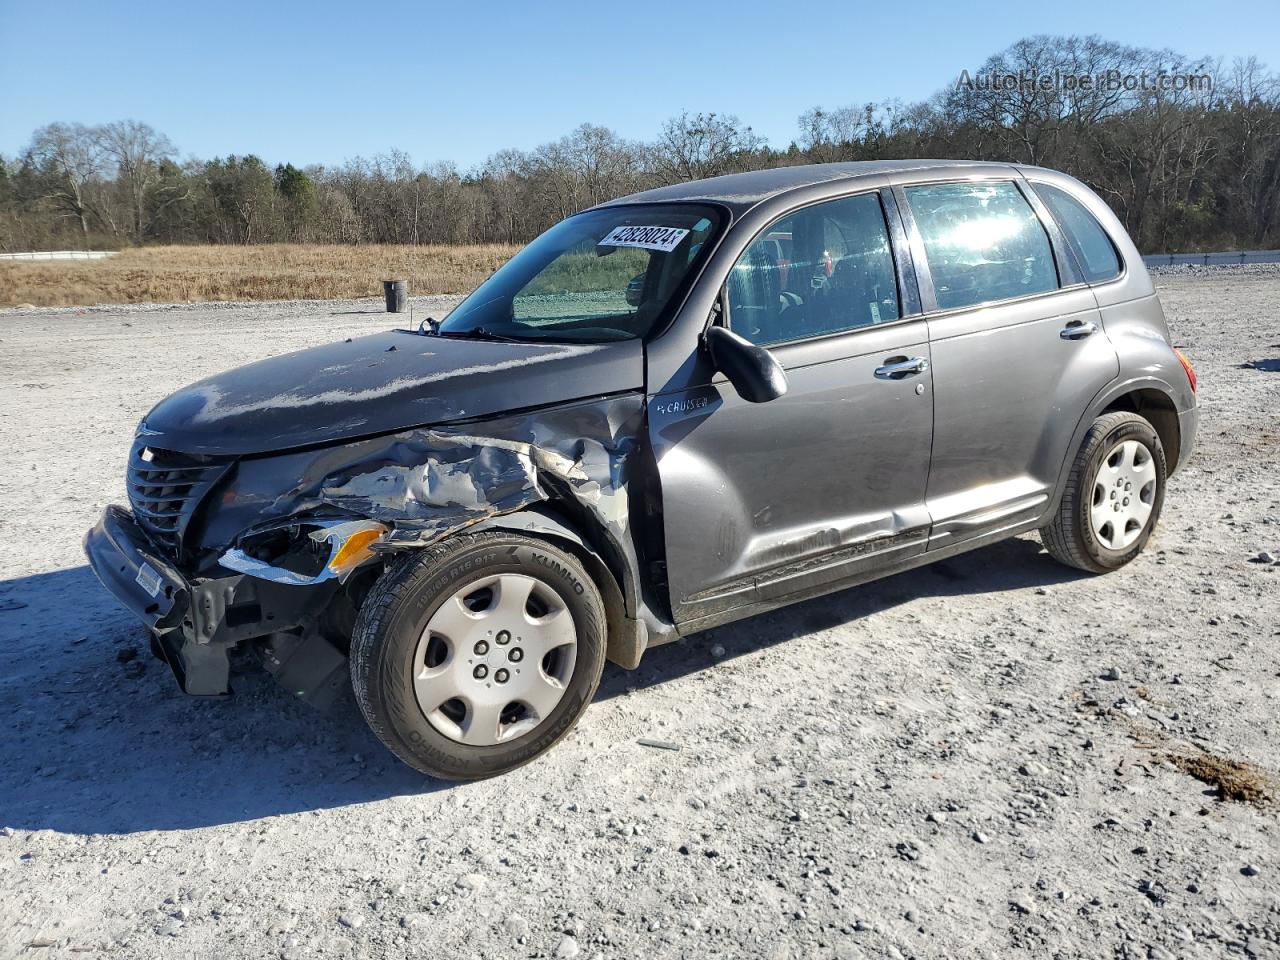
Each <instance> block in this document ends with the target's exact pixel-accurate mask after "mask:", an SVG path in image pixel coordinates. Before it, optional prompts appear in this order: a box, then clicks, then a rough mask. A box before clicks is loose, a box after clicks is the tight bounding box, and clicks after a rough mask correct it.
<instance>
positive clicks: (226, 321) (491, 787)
mask: <svg viewBox="0 0 1280 960" xmlns="http://www.w3.org/2000/svg"><path fill="white" fill-rule="evenodd" d="M1157 283H1158V284H1159V287H1160V290H1161V293H1162V296H1163V298H1164V301H1165V304H1166V309H1167V311H1168V313H1169V316H1170V319H1171V323H1172V327H1173V329H1174V331H1175V334H1176V338H1177V341H1178V342H1179V343H1180V344H1181V345H1183V346H1184V348H1185V350H1186V352H1187V353H1188V354H1189V355H1190V356H1191V357H1192V359H1193V360H1194V362H1195V364H1196V367H1197V370H1198V372H1199V374H1200V378H1201V391H1200V396H1201V398H1202V403H1203V405H1204V412H1203V426H1202V432H1201V438H1200V447H1199V449H1198V451H1197V453H1196V456H1195V458H1194V460H1193V462H1192V463H1190V464H1189V465H1188V466H1187V467H1185V469H1183V470H1182V471H1181V472H1180V473H1179V474H1178V475H1177V476H1176V477H1175V478H1174V480H1173V482H1172V484H1171V489H1170V492H1169V496H1168V499H1167V501H1166V505H1165V514H1164V517H1163V519H1162V524H1161V527H1160V529H1159V530H1158V531H1157V534H1156V537H1155V539H1154V540H1153V541H1152V544H1151V547H1150V548H1149V549H1148V551H1147V553H1146V554H1145V555H1144V556H1143V557H1141V558H1140V559H1139V560H1138V561H1136V562H1135V563H1133V564H1132V565H1131V566H1129V567H1127V568H1125V569H1124V570H1123V571H1121V572H1119V573H1116V574H1113V575H1111V576H1107V577H1103V578H1094V577H1086V576H1081V575H1078V574H1076V573H1074V572H1072V571H1069V570H1067V569H1064V568H1062V567H1059V566H1057V565H1055V564H1054V563H1053V562H1052V561H1050V560H1049V559H1048V557H1047V556H1046V555H1045V554H1044V553H1043V551H1041V549H1040V546H1039V543H1038V541H1036V540H1035V539H1034V538H1033V537H1024V538H1018V539H1015V540H1011V541H1007V542H1005V543H1003V544H999V545H997V546H994V547H990V548H987V549H985V550H982V551H979V552H976V553H971V554H968V555H966V556H963V557H959V558H956V559H952V560H948V561H945V562H942V563H938V564H935V565H933V566H931V567H927V568H924V569H921V570H918V571H915V572H912V573H909V574H905V575H901V576H897V577H893V578H890V579H888V580H884V581H881V582H879V583H877V584H872V585H869V586H865V587H861V588H858V589H855V590H851V591H848V592H845V593H841V594H838V595H835V596H831V597H827V598H824V599H821V600H816V601H812V602H809V603H805V604H802V605H799V606H796V607H793V608H790V609H787V610H783V611H780V612H777V613H773V614H770V615H767V616H762V617H759V618H756V619H753V620H750V621H747V622H744V623H740V624H737V625H734V626H731V627H727V628H722V629H719V630H716V631H714V632H713V633H711V634H704V635H700V636H697V637H694V638H690V639H689V640H687V641H685V642H683V643H681V644H678V645H673V646H670V647H666V648H662V649H659V650H655V651H653V652H652V653H651V654H650V655H649V656H648V657H646V659H645V662H644V663H643V665H642V666H641V668H640V669H639V670H638V671H636V672H633V673H627V672H625V671H621V670H617V669H614V668H612V667H610V668H609V669H608V671H607V672H606V675H605V678H604V682H603V684H602V686H601V691H600V694H599V697H598V700H597V702H596V703H595V704H594V705H593V706H592V708H591V710H590V711H589V712H588V714H587V716H586V717H585V719H584V720H583V722H582V724H581V725H580V726H579V728H578V730H577V731H576V732H575V733H574V734H573V735H572V736H571V737H570V738H568V739H567V740H566V741H564V742H563V743H562V744H561V745H560V746H558V747H557V748H556V749H555V750H554V751H553V752H552V753H551V754H550V755H549V756H548V757H546V758H545V759H543V760H541V761H540V762H538V763H535V764H533V765H532V766H529V767H526V768H524V769H521V770H519V771H517V772H516V773H514V774H511V775H509V776H506V777H503V778H499V779H496V780H491V781H486V782H482V783H475V784H470V785H465V786H454V785H450V784H445V783H439V782H435V781H424V780H423V778H422V777H421V776H419V775H416V774H415V773H413V772H412V771H410V770H408V769H407V768H405V767H403V766H401V765H400V764H399V763H397V762H396V761H394V760H393V759H392V757H391V756H390V755H388V754H387V753H385V752H384V751H383V750H382V749H381V748H380V747H379V745H378V744H377V743H376V742H375V741H374V739H373V738H372V736H371V735H370V734H369V733H367V732H366V730H365V728H364V726H363V724H362V722H361V720H360V718H359V715H358V713H357V711H356V710H355V708H354V706H353V705H352V704H351V703H350V702H347V703H345V704H343V705H341V706H340V707H339V708H338V709H337V710H336V712H335V713H333V714H332V715H320V714H317V713H314V712H312V711H310V710H309V709H308V708H306V707H304V706H302V705H300V704H297V703H294V702H292V701H290V700H289V699H288V698H287V697H286V696H285V695H284V694H283V693H282V692H281V691H280V690H278V689H277V688H276V687H275V686H274V684H273V683H272V681H270V680H269V679H268V678H266V677H265V676H264V675H262V674H260V673H258V672H256V671H253V670H248V669H246V671H245V672H244V673H243V674H241V675H238V676H237V677H236V678H235V685H236V687H237V691H238V693H237V696H236V697H234V698H232V699H230V700H227V701H222V702H201V701H193V700H188V699H185V698H183V697H182V696H181V695H179V694H178V693H177V692H176V691H175V689H174V685H173V683H172V681H171V680H170V678H169V677H168V676H167V675H166V671H165V668H164V667H163V666H161V665H160V664H158V663H156V662H154V661H151V660H150V658H149V656H148V655H147V654H146V652H145V648H144V646H143V641H142V638H141V637H140V635H139V631H138V629H137V628H135V626H134V624H133V622H132V621H131V619H130V617H129V616H128V615H127V614H126V613H125V612H124V611H123V610H122V609H119V608H118V607H117V606H116V605H115V604H114V602H113V601H112V600H111V599H110V598H109V597H108V596H107V594H106V593H105V592H104V591H103V590H102V589H101V588H100V587H99V586H98V584H97V583H96V581H95V580H94V579H93V577H92V575H91V574H90V573H89V571H88V569H87V568H86V567H85V566H84V564H83V562H82V558H81V554H80V537H81V535H82V533H83V531H84V530H85V529H86V528H87V527H89V526H90V524H91V523H92V522H93V520H94V518H95V517H96V515H97V514H98V512H99V510H100V509H101V507H102V505H103V504H105V503H108V502H111V501H121V500H122V499H123V496H124V490H123V481H122V475H123V467H124V459H125V452H126V448H127V446H128V443H129V439H130V436H131V433H132V430H133V427H134V424H135V423H136V422H137V420H138V417H139V415H140V414H141V413H143V412H144V411H145V410H146V409H147V407H148V406H149V405H150V404H151V403H152V402H153V401H155V400H157V399H158V398H160V397H161V396H162V395H164V394H166V393H168V392H169V391H170V390H172V389H173V388H175V387H177V386H179V385H180V384H182V383H184V382H186V381H189V380H192V379H195V378H196V377H199V376H204V375H206V374H210V373H213V372H215V371H217V370H220V369H223V368H225V367H228V366H231V365H233V364H238V363H242V362H245V361H248V360H250V359H254V358H257V357H260V356H263V355H266V354H270V353H275V352H279V351H282V350H285V349H291V348H295V347H301V346H305V345H308V344H312V343H319V342H323V341H327V340H331V339H335V338H339V337H344V336H350V335H353V334H358V333H363V332H368V331H372V330H377V329H382V328H384V327H386V326H387V325H388V318H387V317H386V316H385V315H383V314H381V313H380V312H378V307H377V305H376V304H374V303H373V302H370V301H364V302H357V303H294V304H265V305H264V304H257V305H249V304H235V305H201V306H182V307H173V308H95V309H93V310H84V311H65V310H51V309H50V310H28V311H21V312H20V311H3V312H0V341H2V345H0V371H2V372H3V376H2V377H0V446H2V448H3V449H4V450H5V451H6V452H7V454H8V455H7V456H6V458H5V460H4V464H3V466H2V467H0V543H2V544H3V550H0V656H3V663H2V665H0V715H2V716H3V717H4V718H5V721H4V723H5V727H4V729H5V733H6V735H5V736H4V737H2V738H0V826H2V827H3V829H2V830H0V955H3V956H5V957H9V956H22V957H62V956H71V955H73V954H74V955H76V956H112V957H157V958H159V957H165V958H169V957H202V958H203V957H209V958H219V960H222V958H241V957H245V958H248V957H254V958H260V957H275V956H279V957H282V958H286V960H289V958H295V957H298V958H302V957H371V958H372V957H401V956H406V955H407V956H413V957H432V958H437V957H443V958H451V957H522V956H527V957H575V956H581V957H583V958H590V957H595V956H602V957H610V958H615V957H616V958H622V957H646V958H650V957H691V958H692V957H697V958H701V957H705V956H725V957H770V958H772V957H777V958H787V957H796V958H806V960H808V958H826V957H868V958H870V957H877V958H879V957H905V956H915V957H942V956H946V957H991V956H1002V957H1008V956H1028V957H1133V958H1145V957H1152V958H1169V957H1212V956H1222V955H1226V954H1233V955H1249V956H1257V957H1267V956H1277V955H1280V834H1278V833H1277V809H1276V807H1275V806H1274V805H1272V804H1271V803H1269V802H1268V799H1267V794H1268V791H1273V790H1274V789H1275V787H1274V781H1273V780H1272V779H1270V778H1271V777H1272V776H1273V775H1274V774H1273V772H1274V771H1276V770H1277V769H1278V768H1280V739H1278V738H1277V732H1278V731H1277V718H1276V712H1275V706H1276V702H1277V695H1278V693H1280V680H1278V679H1277V678H1278V677H1280V653H1278V651H1277V637H1280V616H1278V614H1280V566H1276V565H1273V564H1269V563H1265V562H1255V561H1257V560H1258V555H1259V553H1260V552H1262V551H1266V552H1268V553H1270V554H1271V555H1275V556H1280V485H1278V484H1277V481H1276V476H1275V470H1276V466H1277V462H1278V461H1280V423H1278V418H1277V410H1278V409H1280V390H1278V388H1280V328H1278V327H1280V325H1278V324H1277V320H1276V314H1277V310H1280V272H1277V270H1276V269H1275V268H1261V267H1257V268H1240V269H1236V268H1212V269H1200V270H1194V269H1187V268H1183V269H1175V270H1169V271H1164V272H1162V273H1161V274H1160V275H1159V276H1158V278H1157ZM426 306H427V305H424V304H423V302H421V301H419V302H418V303H417V305H416V311H417V315H418V317H419V318H421V316H422V315H423V313H424V311H425V309H426ZM435 306H437V307H438V306H439V305H438V304H437V305H435ZM644 736H648V737H654V738H658V739H660V740H664V741H670V742H671V743H674V744H677V745H678V746H679V747H680V749H679V750H676V751H672V750H665V749H654V748H652V747H647V746H644V745H642V744H640V743H638V742H637V741H638V738H640V737H644ZM1240 763H1249V764H1256V765H1257V767H1256V768H1253V767H1239V766H1235V765H1236V764H1240ZM1197 776H1199V777H1201V778H1203V779H1197V778H1196V777H1197ZM1232 798H1236V799H1232Z"/></svg>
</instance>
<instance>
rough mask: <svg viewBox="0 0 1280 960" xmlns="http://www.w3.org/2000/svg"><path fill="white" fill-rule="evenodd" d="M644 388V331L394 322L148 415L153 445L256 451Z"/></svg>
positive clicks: (204, 389) (250, 371)
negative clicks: (486, 329) (493, 335)
mask: <svg viewBox="0 0 1280 960" xmlns="http://www.w3.org/2000/svg"><path fill="white" fill-rule="evenodd" d="M643 386H644V347H643V345H642V344H641V343H640V341H639V340H625V341H619V342H617V343H605V344H589V345H586V344H561V343H548V344H534V343H503V342H494V341H488V340H462V339H454V338H447V337H424V336H419V335H417V334H412V333H404V332H398V331H388V332H387V333H378V334H374V335H372V336H368V337H360V338H359V339H355V340H348V341H346V342H343V343H331V344H326V345H325V346H321V347H312V348H310V349H307V350H300V351H298V352H297V353H288V354H285V355H283V356H279V357H272V358H271V359H269V360H261V361H259V362H258V363H251V364H249V365H248V366H244V367H237V368H236V369H234V370H229V371H227V372H226V373H221V374H218V375H217V376H215V377H209V378H208V379H206V380H200V381H199V382H197V383H193V384H191V385H190V386H188V387H184V388H182V389H181V390H179V391H178V392H177V393H174V394H172V395H171V396H169V397H167V398H166V399H164V400H162V401H160V403H158V404H156V406H155V407H154V408H153V409H152V411H151V412H150V413H148V414H147V416H146V418H145V419H144V421H143V428H144V432H143V436H145V437H147V438H149V439H148V441H147V442H148V443H149V444H150V445H151V446H154V447H158V448H162V449H166V450H176V451H181V452H183V453H201V454H253V453H269V452H274V451H280V450H287V449H290V448H293V447H301V446H307V445H310V444H317V443H329V442H336V441H340V440H349V439H354V438H356V437H365V436H373V435H376V434H380V433H391V432H393V431H397V430H404V429H408V428H411V427H421V426H434V425H438V424H443V423H448V422H450V421H454V420H463V419H471V418H474V417H484V416H490V415H493V414H498V413H503V412H507V411H514V410H522V409H526V408H529V407H538V406H545V405H548V404H554V403H562V402H567V401H570V400H578V399H582V398H585V397H593V396H601V395H604V394H611V393H619V392H622V391H626V390H639V389H641V388H642V387H643Z"/></svg>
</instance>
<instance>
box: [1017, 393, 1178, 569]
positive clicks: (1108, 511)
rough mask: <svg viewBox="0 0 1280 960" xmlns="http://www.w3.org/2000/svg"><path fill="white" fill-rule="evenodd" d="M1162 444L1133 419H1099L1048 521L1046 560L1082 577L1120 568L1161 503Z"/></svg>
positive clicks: (1043, 533)
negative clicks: (1082, 573)
mask: <svg viewBox="0 0 1280 960" xmlns="http://www.w3.org/2000/svg"><path fill="white" fill-rule="evenodd" d="M1167 469H1168V468H1167V466H1166V461H1165V455H1164V446H1163V445H1162V444H1161V443H1160V436H1159V434H1157V433H1156V431H1155V428H1154V427H1152V426H1151V424H1150V423H1149V422H1148V421H1147V420H1145V419H1143V418H1142V417H1140V416H1138V415H1137V414H1136V413H1123V412H1118V413H1107V414H1103V415H1102V416H1100V417H1098V418H1097V419H1096V420H1094V421H1093V424H1092V425H1091V426H1090V427H1089V431H1088V433H1086V434H1085V437H1084V441H1083V442H1082V443H1081V444H1080V450H1079V452H1078V453H1077V454H1076V458H1075V461H1074V462H1073V463H1072V466H1071V474H1070V476H1069V477H1068V479H1067V487H1066V490H1065V491H1064V492H1063V495H1062V503H1061V504H1060V505H1059V507H1058V513H1057V515H1056V516H1055V517H1054V519H1053V522H1052V523H1050V524H1049V525H1048V526H1045V527H1042V528H1041V530H1040V539H1041V541H1042V542H1043V543H1044V546H1045V549H1046V550H1048V551H1049V554H1050V555H1051V556H1052V557H1053V558H1054V559H1055V560H1057V561H1059V562H1060V563H1065V564H1067V565H1068V566H1071V567H1077V568H1078V569H1080V570H1088V571H1089V572H1090V573H1106V572H1108V571H1110V570H1115V569H1116V568H1118V567H1122V566H1124V565H1125V564H1126V563H1128V562H1129V561H1130V560H1132V559H1133V558H1134V557H1136V556H1137V555H1138V554H1139V553H1141V552H1142V549H1143V547H1145V546H1146V545H1147V541H1148V540H1149V539H1150V538H1151V533H1152V531H1153V530H1155V526H1156V522H1157V521H1158V520H1159V519H1160V508H1161V506H1162V505H1163V504H1164V484H1165V477H1166V474H1167Z"/></svg>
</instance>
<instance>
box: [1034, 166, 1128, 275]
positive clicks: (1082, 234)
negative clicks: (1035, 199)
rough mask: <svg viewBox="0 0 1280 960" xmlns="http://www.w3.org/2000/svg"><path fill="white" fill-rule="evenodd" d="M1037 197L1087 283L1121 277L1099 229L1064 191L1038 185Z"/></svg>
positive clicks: (1117, 262)
mask: <svg viewBox="0 0 1280 960" xmlns="http://www.w3.org/2000/svg"><path fill="white" fill-rule="evenodd" d="M1035 191H1036V193H1038V194H1040V199H1041V200H1043V201H1044V204H1045V206H1046V207H1048V208H1049V211H1050V212H1051V213H1052V214H1053V216H1054V219H1056V220H1057V221H1058V225H1059V226H1060V227H1062V232H1063V233H1064V234H1065V235H1066V238H1067V243H1069V244H1071V249H1072V252H1074V253H1075V255H1076V259H1077V260H1078V261H1079V262H1080V266H1081V267H1082V268H1083V269H1084V276H1085V279H1086V280H1087V281H1088V282H1089V283H1101V282H1102V281H1104V280H1110V279H1112V278H1113V277H1118V276H1120V257H1119V255H1118V254H1117V253H1116V248H1115V245H1114V244H1112V242H1111V238H1110V237H1108V236H1107V232H1106V231H1105V230H1103V229H1102V225H1101V224H1100V223H1098V221H1097V220H1095V219H1094V218H1093V214H1091V213H1090V212H1089V211H1088V210H1086V209H1085V207H1084V204H1082V203H1081V202H1080V201H1079V200H1077V199H1076V198H1075V197H1073V196H1071V194H1069V193H1067V191H1065V190H1063V189H1061V188H1060V187H1054V186H1050V185H1049V184H1047V183H1037V184H1036V185H1035Z"/></svg>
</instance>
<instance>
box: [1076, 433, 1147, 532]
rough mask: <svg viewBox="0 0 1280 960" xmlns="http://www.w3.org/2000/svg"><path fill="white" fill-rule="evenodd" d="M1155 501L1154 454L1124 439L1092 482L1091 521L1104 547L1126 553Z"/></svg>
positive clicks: (1137, 443)
mask: <svg viewBox="0 0 1280 960" xmlns="http://www.w3.org/2000/svg"><path fill="white" fill-rule="evenodd" d="M1155 501H1156V464H1155V460H1154V459H1153V458H1152V456H1151V451H1150V450H1148V449H1147V448H1146V446H1145V445H1144V444H1142V443H1139V442H1138V441H1137V440H1122V441H1121V442H1120V443H1117V444H1116V445H1115V446H1114V447H1112V448H1111V452H1110V453H1108V454H1107V455H1106V457H1104V458H1103V461H1102V465H1101V466H1100V467H1098V473H1097V476H1095V477H1094V479H1093V499H1092V500H1091V501H1090V504H1089V520H1090V523H1091V524H1092V526H1093V534H1094V536H1096V537H1097V538H1098V540H1099V541H1101V543H1102V545H1103V546H1104V547H1107V548H1109V549H1111V550H1123V549H1124V548H1125V547H1128V546H1129V545H1130V544H1132V543H1133V542H1134V541H1135V540H1137V539H1138V537H1140V536H1142V531H1143V530H1145V529H1146V527H1147V521H1148V520H1150V519H1151V507H1152V505H1153V504H1154V503H1155Z"/></svg>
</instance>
